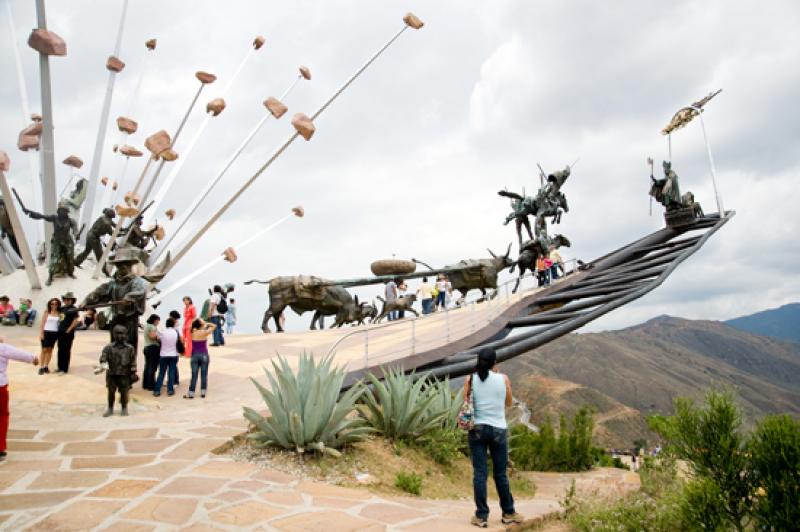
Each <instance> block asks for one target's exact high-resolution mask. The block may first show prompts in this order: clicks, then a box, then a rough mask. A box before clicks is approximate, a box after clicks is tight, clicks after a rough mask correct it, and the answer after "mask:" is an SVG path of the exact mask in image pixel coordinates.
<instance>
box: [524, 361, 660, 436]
mask: <svg viewBox="0 0 800 532" xmlns="http://www.w3.org/2000/svg"><path fill="white" fill-rule="evenodd" d="M515 380H516V382H514V383H513V387H514V397H515V398H516V399H519V400H520V401H524V402H525V404H527V405H528V408H529V409H530V411H531V422H533V423H534V424H536V425H539V426H541V425H542V423H543V422H544V421H545V419H546V418H547V417H549V418H550V420H551V422H552V423H553V425H554V426H558V422H559V416H560V415H562V414H563V415H564V416H566V418H567V419H568V420H569V419H571V418H572V417H573V416H574V415H575V412H577V411H578V410H579V409H580V408H581V407H583V406H586V405H591V407H592V408H593V409H594V419H595V430H594V443H595V445H598V446H601V447H605V448H629V447H630V446H631V444H632V442H633V441H634V440H635V439H637V438H640V437H642V436H644V437H645V438H647V439H649V440H650V441H653V440H652V435H651V434H650V433H649V431H648V429H647V422H646V421H645V419H644V417H643V416H642V414H641V412H639V411H638V410H636V409H633V408H631V407H629V406H625V405H623V404H622V403H620V402H619V401H617V400H615V399H612V398H611V397H609V396H607V395H605V394H603V393H601V392H599V391H597V390H595V389H593V388H587V387H585V386H581V385H580V384H575V383H574V382H567V381H562V380H558V379H551V378H548V377H543V376H541V375H526V376H524V377H518V378H516V379H515Z"/></svg>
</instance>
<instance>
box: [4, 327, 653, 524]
mask: <svg viewBox="0 0 800 532" xmlns="http://www.w3.org/2000/svg"><path fill="white" fill-rule="evenodd" d="M0 333H2V334H4V335H5V337H6V341H8V342H9V343H12V344H14V345H16V346H18V347H21V348H23V349H27V350H30V351H38V349H37V348H36V345H37V344H38V339H37V338H36V337H35V336H34V334H35V331H33V330H31V329H27V328H19V327H11V328H7V329H6V328H3V329H2V330H0ZM260 338H261V337H248V336H233V337H231V338H229V339H228V346H227V347H224V348H218V349H214V350H213V351H212V353H211V358H212V361H211V366H210V378H209V380H210V385H209V395H208V397H207V398H206V399H204V400H203V399H199V398H196V399H194V400H191V401H189V400H185V399H182V398H181V395H182V392H183V391H184V390H185V389H186V386H187V384H188V380H189V367H188V364H187V362H186V360H182V361H181V364H180V370H181V376H182V383H181V386H180V387H179V389H178V390H179V391H178V393H177V394H176V395H175V396H173V397H167V396H166V394H164V395H163V396H162V397H161V398H158V399H156V398H154V397H152V395H150V394H148V393H146V392H144V391H143V390H141V388H140V387H138V385H137V386H136V387H135V389H134V391H133V394H132V396H133V403H132V405H131V407H130V409H131V416H129V417H127V418H123V417H120V416H117V415H115V416H113V417H111V418H102V417H101V416H100V414H101V412H102V411H103V409H104V404H103V403H104V398H105V387H104V379H103V377H102V376H95V375H93V374H92V371H91V370H92V367H93V365H94V364H95V362H96V360H97V356H98V353H99V348H100V346H101V345H103V344H104V343H105V342H106V341H107V336H106V333H104V332H82V333H79V334H78V337H77V340H76V343H75V348H74V354H73V364H72V368H71V370H70V373H69V374H68V375H66V376H56V375H53V374H51V375H44V376H39V375H37V374H36V370H35V368H32V367H30V366H26V365H23V364H20V363H14V362H12V363H11V365H10V378H11V386H10V391H11V411H12V418H11V431H10V433H9V456H8V458H7V460H6V461H5V462H3V463H0V528H2V529H4V530H110V529H113V530H115V531H122V530H137V531H138V530H141V531H147V530H176V529H181V530H241V529H248V530H304V531H305V530H325V531H326V532H333V531H337V530H432V531H433V530H435V531H436V532H441V531H443V530H470V529H472V528H471V527H469V526H468V520H469V516H470V515H471V512H472V508H473V506H472V503H471V501H433V500H423V499H417V498H402V497H397V498H395V497H386V496H375V495H373V494H371V493H369V492H367V491H362V490H354V489H347V488H341V487H338V486H332V485H328V484H323V483H315V482H310V481H308V480H304V479H301V478H293V477H291V476H289V475H286V474H284V473H280V472H277V471H270V470H260V469H258V468H257V467H256V466H253V465H251V464H246V463H239V462H235V461H233V460H232V459H230V458H228V457H226V456H224V455H216V454H213V453H211V452H210V451H211V450H212V449H214V448H216V447H218V446H220V445H222V444H223V443H225V442H226V441H228V439H229V438H230V437H232V436H234V435H235V434H238V433H241V432H242V431H243V430H244V429H245V422H244V420H243V419H242V417H241V414H240V412H241V407H242V405H250V406H254V407H259V406H260V405H261V400H260V398H259V397H258V394H257V392H256V391H255V389H254V386H253V385H252V384H251V383H250V382H249V381H248V380H247V377H249V376H250V375H255V376H258V375H261V374H262V373H261V366H262V365H263V364H264V363H265V361H266V360H268V359H269V358H270V356H274V354H262V353H264V351H263V349H262V348H260V347H259V341H260ZM52 366H53V367H55V366H54V364H53V365H52ZM118 408H119V407H117V411H118ZM620 475H624V474H622V473H621V472H613V471H611V472H606V470H600V471H596V472H592V474H591V475H589V476H585V477H582V478H581V482H582V483H584V484H585V485H586V486H587V487H592V486H603V485H612V486H613V489H617V488H619V487H620V486H628V485H629V486H634V485H637V484H638V477H636V476H635V475H630V476H629V477H624V476H620ZM567 479H568V476H565V475H550V476H548V475H540V476H537V477H536V482H537V484H538V485H539V492H538V493H537V496H536V497H535V498H534V499H531V500H525V501H519V504H518V510H519V511H520V512H521V513H523V514H525V515H526V516H528V517H535V516H540V515H544V514H546V513H549V512H552V511H555V510H557V509H558V502H557V501H558V499H559V498H560V497H561V494H562V493H563V489H564V487H565V486H566V485H568V484H565V482H567ZM548 486H549V488H548ZM495 505H496V504H495ZM491 524H492V525H494V526H496V527H499V526H500V523H499V515H495V516H493V520H492V521H491Z"/></svg>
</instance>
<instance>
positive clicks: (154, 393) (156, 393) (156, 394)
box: [153, 392, 161, 397]
mask: <svg viewBox="0 0 800 532" xmlns="http://www.w3.org/2000/svg"><path fill="white" fill-rule="evenodd" d="M153 397H161V392H153Z"/></svg>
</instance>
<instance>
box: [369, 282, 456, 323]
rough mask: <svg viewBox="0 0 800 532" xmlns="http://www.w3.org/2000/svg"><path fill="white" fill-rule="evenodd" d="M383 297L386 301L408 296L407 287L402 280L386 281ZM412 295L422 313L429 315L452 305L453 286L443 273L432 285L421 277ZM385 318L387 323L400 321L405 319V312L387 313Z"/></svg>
mask: <svg viewBox="0 0 800 532" xmlns="http://www.w3.org/2000/svg"><path fill="white" fill-rule="evenodd" d="M383 295H384V298H385V299H386V301H393V300H395V299H399V298H401V297H405V296H407V295H409V292H408V285H407V284H406V282H405V280H403V279H402V278H398V279H395V280H391V281H388V282H387V283H386V284H385V285H384V288H383ZM414 295H415V296H416V299H417V300H418V301H419V302H420V305H421V306H422V313H423V314H431V313H432V312H436V311H437V310H445V309H446V308H448V307H449V306H450V305H451V304H452V296H453V285H451V284H450V281H449V280H448V279H447V275H445V274H443V273H440V274H439V275H438V276H437V278H436V281H435V282H434V283H429V282H428V278H427V277H423V278H422V283H421V284H420V285H419V287H418V288H417V290H416V292H414ZM386 317H387V319H388V320H389V321H394V320H401V319H403V318H404V317H405V312H404V311H402V310H397V311H393V312H389V313H388V314H387V315H386Z"/></svg>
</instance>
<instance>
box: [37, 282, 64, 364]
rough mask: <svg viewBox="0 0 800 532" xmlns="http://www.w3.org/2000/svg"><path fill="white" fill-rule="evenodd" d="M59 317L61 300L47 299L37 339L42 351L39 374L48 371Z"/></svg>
mask: <svg viewBox="0 0 800 532" xmlns="http://www.w3.org/2000/svg"><path fill="white" fill-rule="evenodd" d="M60 319H61V300H60V299H58V298H57V297H53V298H51V299H49V300H48V301H47V309H45V311H44V316H42V319H41V320H40V321H41V328H40V329H39V340H40V341H41V343H42V352H41V356H40V357H39V359H40V360H41V363H42V365H41V366H40V367H39V375H44V374H45V373H50V368H49V367H47V366H48V365H49V364H50V359H51V358H52V357H53V346H55V345H56V342H57V341H58V322H59V320H60Z"/></svg>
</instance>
